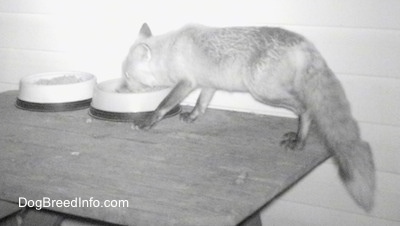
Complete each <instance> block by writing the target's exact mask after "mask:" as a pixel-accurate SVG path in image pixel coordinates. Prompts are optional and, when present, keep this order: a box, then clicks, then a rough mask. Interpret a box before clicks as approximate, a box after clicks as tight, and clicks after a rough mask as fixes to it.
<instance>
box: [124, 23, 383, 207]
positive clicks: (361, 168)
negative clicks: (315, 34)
mask: <svg viewBox="0 0 400 226" xmlns="http://www.w3.org/2000/svg"><path fill="white" fill-rule="evenodd" d="M122 71H123V76H124V78H125V86H126V87H127V88H128V89H129V90H131V91H135V92H136V91H141V90H143V89H148V88H152V87H160V86H166V87H173V89H172V91H171V92H170V93H169V95H168V96H167V97H166V98H165V99H164V100H163V101H162V102H161V104H160V105H159V106H158V108H157V109H156V110H155V111H154V113H153V114H152V115H151V116H149V117H148V118H147V119H146V120H144V121H143V122H142V123H141V124H138V125H136V126H137V127H138V128H140V129H149V128H151V127H153V126H154V125H155V124H156V123H157V122H158V121H160V120H161V119H162V118H163V116H164V115H165V114H166V113H168V112H169V111H170V110H171V109H172V108H173V107H175V106H176V105H177V104H179V103H180V102H181V101H182V100H183V99H184V98H185V97H186V96H187V95H188V94H189V93H191V92H192V91H193V90H195V89H197V88H200V89H201V93H200V96H199V98H198V100H197V103H196V106H195V107H194V108H193V110H192V111H191V112H186V113H182V114H181V119H182V120H183V121H186V122H193V121H194V120H196V118H197V117H198V116H200V115H202V114H203V113H204V112H205V110H206V108H207V106H208V104H209V102H210V101H211V99H212V97H213V95H214V93H215V91H216V90H226V91H235V92H248V93H250V94H251V95H252V96H253V97H254V98H255V99H256V100H258V101H260V102H262V103H264V104H267V105H272V106H277V107H283V108H286V109H289V110H291V111H293V112H294V113H295V114H297V115H298V116H299V127H298V131H297V132H296V133H293V132H292V133H288V134H286V135H285V136H284V140H283V141H282V143H281V144H282V145H283V146H285V147H286V148H288V149H294V150H300V149H302V148H303V146H304V144H305V141H306V138H307V134H308V131H309V128H310V125H311V123H314V124H315V125H316V127H317V129H318V131H319V134H320V135H321V136H322V137H323V139H324V141H325V143H326V146H327V148H328V149H329V150H330V151H331V152H332V153H333V156H334V157H335V159H336V161H337V162H338V165H339V171H340V175H341V177H342V179H343V181H344V184H345V185H346V187H347V189H348V191H349V193H350V194H351V196H352V197H353V198H354V200H355V201H356V203H357V204H359V205H360V206H361V207H362V208H363V209H365V210H366V211H370V210H371V209H372V207H373V202H374V190H375V170H374V163H373V158H372V153H371V150H370V147H369V144H368V143H367V142H365V141H363V140H361V138H360V133H359V128H358V125H357V122H356V121H355V120H354V118H353V117H352V114H351V109H350V105H349V102H348V100H347V98H346V96H345V93H344V90H343V88H342V86H341V84H340V82H339V81H338V79H337V78H336V77H335V75H334V73H333V72H332V70H331V69H330V68H329V67H328V65H327V63H326V62H325V60H324V59H323V57H322V56H321V54H320V53H319V52H318V51H317V49H316V48H315V47H314V45H313V44H312V43H310V42H309V41H308V40H307V39H306V38H304V37H303V36H301V35H299V34H296V33H294V32H291V31H288V30H285V29H282V28H273V27H229V28H213V27H206V26H202V25H188V26H185V27H183V28H182V29H180V30H177V31H172V32H169V33H166V34H164V35H158V36H153V35H152V33H151V31H150V28H149V27H148V25H147V24H143V26H142V28H141V30H140V32H139V37H138V38H137V40H136V42H135V43H134V44H133V46H132V47H131V49H130V51H129V54H128V56H127V57H126V59H125V61H124V62H123V66H122Z"/></svg>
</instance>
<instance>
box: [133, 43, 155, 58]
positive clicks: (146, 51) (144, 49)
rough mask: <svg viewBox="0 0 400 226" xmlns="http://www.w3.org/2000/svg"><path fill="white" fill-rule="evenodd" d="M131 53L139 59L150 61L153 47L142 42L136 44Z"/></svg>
mask: <svg viewBox="0 0 400 226" xmlns="http://www.w3.org/2000/svg"><path fill="white" fill-rule="evenodd" d="M131 54H132V55H133V56H134V57H135V58H136V59H139V60H141V61H150V59H151V49H150V47H149V46H148V45H147V44H145V43H140V44H138V45H137V46H135V47H134V48H133V49H132V51H131Z"/></svg>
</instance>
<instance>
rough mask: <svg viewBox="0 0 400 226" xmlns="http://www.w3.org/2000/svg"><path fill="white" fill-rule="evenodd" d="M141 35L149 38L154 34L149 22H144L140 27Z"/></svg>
mask: <svg viewBox="0 0 400 226" xmlns="http://www.w3.org/2000/svg"><path fill="white" fill-rule="evenodd" d="M139 36H140V37H143V38H149V37H151V36H152V34H151V30H150V27H149V25H147V23H144V24H143V25H142V28H140V31H139Z"/></svg>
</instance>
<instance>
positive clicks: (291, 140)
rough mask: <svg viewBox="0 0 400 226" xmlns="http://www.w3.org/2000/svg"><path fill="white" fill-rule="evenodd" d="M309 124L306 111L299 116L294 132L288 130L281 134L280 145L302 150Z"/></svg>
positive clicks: (309, 119)
mask: <svg viewBox="0 0 400 226" xmlns="http://www.w3.org/2000/svg"><path fill="white" fill-rule="evenodd" d="M310 125H311V117H310V114H309V113H308V112H305V113H303V114H301V115H300V116H299V125H298V129H297V133H296V132H288V133H286V134H284V135H283V139H282V141H281V143H280V144H281V146H283V147H284V148H285V149H286V150H302V149H303V147H304V145H305V143H306V139H307V135H308V131H309V129H310Z"/></svg>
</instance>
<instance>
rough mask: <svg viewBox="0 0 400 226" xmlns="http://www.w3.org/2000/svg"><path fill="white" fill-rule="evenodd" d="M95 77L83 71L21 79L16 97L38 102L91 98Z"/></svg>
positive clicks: (65, 101)
mask: <svg viewBox="0 0 400 226" xmlns="http://www.w3.org/2000/svg"><path fill="white" fill-rule="evenodd" d="M95 85H96V77H95V76H94V75H92V74H89V73H85V72H50V73H42V74H33V75H30V76H26V77H24V78H22V79H21V81H20V83H19V94H18V99H19V100H22V101H25V102H30V103H40V104H58V103H69V102H77V101H82V100H88V99H91V98H92V96H93V89H94V87H95Z"/></svg>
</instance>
